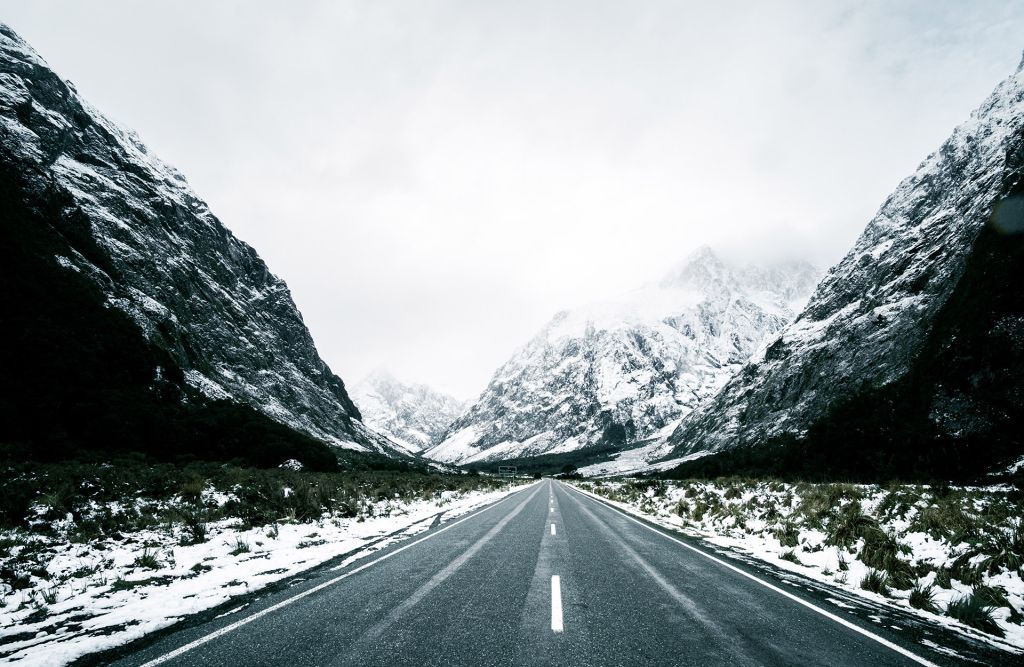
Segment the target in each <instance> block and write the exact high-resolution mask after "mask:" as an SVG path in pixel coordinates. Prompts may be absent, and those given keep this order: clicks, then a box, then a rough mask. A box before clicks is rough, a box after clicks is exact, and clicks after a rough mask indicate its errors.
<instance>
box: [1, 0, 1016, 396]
mask: <svg viewBox="0 0 1024 667" xmlns="http://www.w3.org/2000/svg"><path fill="white" fill-rule="evenodd" d="M0 10H2V14H0V18H2V20H3V21H5V22H7V23H9V24H10V25H11V26H12V27H13V28H14V29H15V30H16V31H18V32H19V33H20V34H21V35H22V36H23V37H24V38H25V39H27V40H28V41H29V42H30V43H31V44H32V45H33V46H34V47H35V48H36V49H37V50H38V51H39V52H40V53H41V54H42V56H43V57H44V58H45V59H46V60H47V61H48V62H49V63H50V65H51V66H52V67H54V69H56V70H57V71H58V72H59V73H60V74H61V75H62V76H64V77H65V78H68V79H70V80H72V81H74V82H75V84H76V86H77V88H78V90H79V92H80V93H81V94H82V95H83V96H85V97H86V98H87V99H88V100H90V101H91V102H92V103H93V104H94V105H95V106H96V107H98V108H99V109H100V110H102V111H103V112H104V113H106V114H107V115H108V116H110V117H111V118H113V119H114V120H115V121H118V122H120V123H121V124H123V125H126V126H128V127H131V128H133V129H135V130H136V131H138V133H139V134H140V135H141V137H142V139H143V140H144V141H145V142H146V143H147V144H148V145H149V146H150V147H151V148H152V149H153V150H154V152H156V153H157V154H158V155H160V156H161V157H163V158H164V160H165V161H167V162H170V163H171V164H173V165H175V166H176V167H178V168H179V169H180V170H181V171H182V172H184V173H185V175H186V176H187V177H188V179H189V181H190V182H191V184H192V185H193V187H194V188H195V190H196V191H197V192H198V194H199V195H200V196H201V197H202V198H204V199H206V200H207V201H208V202H209V204H210V206H211V208H212V209H213V211H214V212H215V213H216V214H217V215H218V216H219V217H220V219H221V220H222V221H223V222H224V224H226V225H227V226H228V227H229V228H230V229H231V230H232V231H233V232H235V233H236V234H237V235H238V236H239V237H240V238H242V239H244V240H245V241H247V242H249V243H250V244H251V245H253V246H254V247H255V248H256V249H257V250H258V251H259V253H260V254H261V255H262V256H263V257H264V259H266V261H267V263H268V264H269V265H270V267H271V269H272V270H273V271H274V272H275V273H277V274H278V275H280V276H281V277H283V278H284V279H285V280H286V281H287V282H288V284H289V286H290V287H291V290H292V293H293V295H294V297H295V300H296V302H297V303H298V305H299V307H300V309H301V310H302V312H303V315H304V317H305V319H306V322H307V324H308V325H309V327H310V329H311V330H312V332H313V336H314V338H315V339H316V342H317V345H318V347H319V349H320V352H321V354H322V356H323V357H324V358H325V359H326V360H327V362H328V363H329V364H330V365H331V366H332V368H333V369H334V370H335V372H337V373H338V374H339V375H341V377H342V378H343V379H344V380H345V381H346V382H348V383H349V384H351V383H353V382H355V381H357V380H358V379H360V378H361V377H362V376H363V375H365V374H366V373H368V372H369V371H371V370H372V369H374V368H375V367H377V366H385V367H388V368H390V369H391V370H392V371H393V372H394V373H395V374H396V375H398V376H399V377H402V378H406V379H410V380H414V381H420V382H426V383H428V384H432V385H435V386H437V387H438V388H440V389H443V390H446V391H449V392H451V393H454V394H456V395H457V396H459V397H461V398H471V397H472V396H474V395H475V394H476V393H477V392H479V391H480V390H481V389H482V388H483V386H484V385H485V384H486V382H487V380H488V379H489V377H490V375H491V373H492V372H493V371H494V369H495V368H496V367H497V366H498V365H499V364H500V363H501V362H503V361H504V360H505V359H506V358H507V357H508V356H509V354H510V353H511V352H512V351H513V350H514V349H515V348H516V347H518V346H519V345H521V344H523V343H525V342H526V340H527V339H528V338H529V337H530V336H531V335H533V334H534V333H535V332H536V330H537V329H539V328H540V327H541V326H543V324H544V323H545V322H546V321H547V319H548V318H550V317H551V315H552V314H553V313H554V312H556V311H557V310H559V309H561V308H564V307H569V306H572V305H573V304H576V303H580V302H585V301H588V300H591V299H593V298H597V297H600V296H602V295H606V294H609V293H616V292H621V291H624V290H626V289H628V288H631V287H634V286H636V285H638V284H640V283H643V282H645V281H647V280H649V279H651V278H653V277H655V276H657V275H659V274H660V273H661V272H662V271H664V270H666V269H667V268H668V267H670V266H672V265H673V264H674V263H676V262H678V261H679V260H680V259H681V258H683V257H684V256H685V255H686V254H687V253H688V252H690V251H691V250H692V249H693V248H695V247H696V246H698V245H702V244H710V245H712V246H715V247H718V248H722V249H725V250H728V251H731V252H732V253H734V254H740V255H744V256H747V257H752V258H774V257H779V256H797V257H804V258H806V259H809V260H811V261H813V262H815V263H817V264H819V265H821V266H822V267H827V266H828V265H830V264H832V263H834V262H835V261H836V260H838V259H839V258H840V257H841V256H842V255H843V253H844V252H845V251H846V250H847V249H848V247H849V246H850V245H851V243H852V242H853V241H854V239H855V238H856V236H857V234H858V233H859V232H860V230H861V229H862V228H863V226H864V225H865V223H866V222H867V221H868V220H869V219H870V217H871V216H872V214H873V213H874V212H875V210H876V209H877V208H878V206H879V205H880V204H881V202H882V200H883V199H884V198H885V196H886V195H887V194H888V193H889V192H890V191H891V190H892V189H893V187H894V186H895V185H896V184H897V183H898V182H899V180H900V179H901V178H902V177H904V176H906V175H908V174H909V173H911V172H912V171H913V169H914V168H915V166H916V165H917V164H918V163H919V162H920V161H921V160H922V159H923V158H924V157H925V155H927V154H928V153H929V152H931V151H932V150H934V149H935V148H937V147H938V145H939V144H940V143H941V142H942V140H943V139H944V138H945V137H946V136H947V135H948V134H949V132H950V130H951V129H952V128H953V127H954V126H955V125H956V124H957V123H959V122H961V121H962V120H964V119H965V118H966V117H967V115H968V114H969V112H970V111H971V110H972V109H973V108H974V107H975V106H976V105H977V104H978V103H979V102H980V101H981V100H982V99H983V98H984V96H985V95H987V94H988V93H989V91H990V90H991V89H992V88H993V87H994V85H995V84H996V83H997V82H998V81H999V80H1001V79H1002V78H1004V77H1005V76H1007V75H1008V74H1009V73H1010V72H1011V71H1012V70H1013V69H1014V67H1015V66H1016V65H1017V63H1018V61H1019V59H1020V54H1021V49H1022V48H1024V3H1021V2H1012V1H1010V2H996V1H994V0H993V1H982V0H972V1H970V2H967V1H963V2H960V1H950V2H939V1H938V0H923V1H921V2H909V1H908V2H899V1H896V0H886V1H880V2H838V1H832V0H830V1H829V2H820V1H808V2H754V1H751V2H737V3H729V2H719V1H716V2H706V3H694V2H684V1H682V0H674V1H671V2H653V1H646V2H633V1H626V0H622V1H620V2H600V1H598V0H579V1H566V0H561V1H560V0H544V1H539V2H531V1H527V0H508V1H505V2H498V1H493V0H492V1H485V0H474V1H466V2H441V1H431V0H406V1H403V2H388V1H384V0H369V1H367V2H340V1H336V2H254V1H252V0H238V1H235V2H210V1H209V0H203V1H199V2H182V1H176V2H154V1H147V2H120V1H112V0H104V1H103V2H81V1H70V0H69V1H66V2H48V1H46V0H34V1H33V2H25V1H24V0H19V1H17V2H14V1H8V0H0Z"/></svg>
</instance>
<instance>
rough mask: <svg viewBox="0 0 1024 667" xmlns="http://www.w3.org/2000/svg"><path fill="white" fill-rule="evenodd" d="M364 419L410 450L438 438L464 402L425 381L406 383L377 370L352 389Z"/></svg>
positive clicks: (426, 444) (430, 443) (427, 445)
mask: <svg viewBox="0 0 1024 667" xmlns="http://www.w3.org/2000/svg"><path fill="white" fill-rule="evenodd" d="M352 398H353V399H354V400H355V403H356V405H357V406H359V411H360V412H361V413H362V415H363V423H364V424H366V425H367V426H369V427H370V428H372V429H373V430H375V431H377V432H379V433H381V434H383V435H385V436H386V437H388V438H389V439H391V440H392V441H393V442H395V443H397V444H399V445H401V446H403V447H405V448H406V449H408V450H409V451H410V452H418V451H421V450H423V449H426V448H428V447H430V446H432V445H435V444H437V443H438V442H439V441H440V438H441V436H443V435H444V433H445V430H446V429H447V428H448V426H449V425H451V423H452V422H453V421H455V420H456V418H458V416H459V415H461V414H462V411H463V410H464V409H465V407H466V406H465V404H464V403H462V402H461V401H459V400H458V399H456V398H454V397H452V396H448V395H446V394H442V393H441V392H439V391H436V390H434V389H432V388H430V387H428V386H427V385H424V384H405V383H403V382H400V381H398V380H396V379H395V378H394V376H392V375H391V373H389V372H387V371H385V370H377V371H374V372H373V373H371V374H370V375H369V376H367V377H366V378H364V379H363V380H361V381H360V382H359V383H358V384H356V386H355V387H354V388H353V390H352Z"/></svg>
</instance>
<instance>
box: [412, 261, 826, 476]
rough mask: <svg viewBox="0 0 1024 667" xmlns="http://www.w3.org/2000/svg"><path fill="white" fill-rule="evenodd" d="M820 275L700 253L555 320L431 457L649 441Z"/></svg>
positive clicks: (706, 393) (504, 455)
mask: <svg viewBox="0 0 1024 667" xmlns="http://www.w3.org/2000/svg"><path fill="white" fill-rule="evenodd" d="M816 279H817V273H816V271H815V270H814V269H813V267H811V266H809V265H807V264H804V263H789V264H785V265H779V266H775V267H769V268H759V267H754V266H732V265H730V264H727V263H726V262H723V261H722V260H721V259H720V258H719V257H717V256H716V255H715V254H714V253H713V252H712V251H711V250H710V249H708V248H702V249H701V250H699V251H697V252H696V253H694V254H693V255H692V256H691V257H690V258H688V259H687V260H686V261H685V262H684V263H682V264H681V265H680V266H679V267H678V268H677V269H676V270H674V271H672V272H671V273H670V274H669V275H667V276H665V278H664V279H663V280H662V281H660V282H659V283H656V284H652V285H648V286H646V287H643V288H641V289H639V290H634V291H632V292H629V293H626V294H623V295H621V296H618V297H616V298H612V299H608V300H606V301H602V302H599V303H593V304H590V305H589V306H586V307H584V308H580V309H578V310H573V311H563V312H561V313H558V314H557V315H556V316H555V317H554V318H553V319H552V320H551V322H550V323H549V324H548V325H547V326H546V327H545V328H544V329H543V330H542V331H541V332H540V333H539V334H537V336H536V337H534V338H533V340H531V341H530V342H529V343H528V344H527V345H526V346H525V347H523V348H522V349H520V350H519V351H518V352H516V353H515V355H513V357H512V358H511V359H509V361H508V362H506V363H505V364H504V365H503V366H502V367H501V368H499V369H498V370H497V372H496V373H495V374H494V376H493V378H492V379H491V381H490V384H489V385H488V386H487V388H486V389H485V390H484V392H483V394H482V395H481V396H480V398H479V399H478V400H477V402H476V403H475V404H474V405H473V406H472V407H471V408H470V409H469V410H468V411H467V412H466V413H465V414H464V415H463V416H462V417H460V418H459V419H458V420H457V421H456V422H455V423H454V424H453V425H452V426H451V428H450V429H449V430H448V433H447V434H446V436H445V438H444V440H443V441H442V442H441V443H440V444H438V445H437V446H435V447H432V448H431V449H429V450H428V451H427V452H425V454H424V455H425V456H426V457H428V458H433V459H436V460H439V461H444V462H449V463H472V462H476V461H489V460H507V459H513V458H522V457H531V456H537V455H541V454H551V453H564V452H573V451H577V450H581V449H587V448H589V449H593V448H597V447H600V448H612V449H622V448H624V447H627V446H629V445H630V444H631V443H635V442H636V441H638V440H641V439H644V438H647V437H650V436H651V435H653V434H655V433H656V432H658V431H659V430H660V429H664V428H666V427H667V426H670V425H672V424H673V423H674V422H675V421H676V420H678V419H679V418H680V417H682V416H683V415H685V414H687V413H688V412H689V411H691V410H692V409H693V408H694V407H696V406H697V405H698V404H699V403H700V402H701V401H702V400H704V399H706V398H708V397H710V396H712V395H713V394H714V393H715V392H716V391H717V390H718V389H719V388H721V386H722V385H723V384H724V383H725V381H726V380H727V379H728V377H729V376H730V375H732V373H733V372H734V371H735V370H737V369H738V368H739V367H740V365H741V364H742V363H743V362H744V361H746V359H747V358H748V357H749V356H750V355H751V354H752V353H754V351H755V350H757V348H758V347H759V346H760V345H761V344H762V343H763V342H764V341H765V340H766V339H767V338H768V337H770V336H772V335H773V334H775V333H777V332H778V331H780V330H781V329H782V327H783V326H785V325H786V324H787V323H788V322H789V321H790V320H791V319H792V318H793V316H794V315H795V313H796V312H797V310H798V309H799V308H800V306H801V305H802V303H803V299H805V298H806V296H807V294H809V293H810V291H811V289H812V288H813V286H814V283H815V281H816ZM666 435H667V433H666Z"/></svg>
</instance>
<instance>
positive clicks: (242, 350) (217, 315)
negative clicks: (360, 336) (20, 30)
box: [0, 26, 392, 452]
mask: <svg viewBox="0 0 1024 667" xmlns="http://www.w3.org/2000/svg"><path fill="white" fill-rule="evenodd" d="M0 151H2V160H3V164H4V166H5V168H7V169H8V171H9V172H10V173H12V174H17V177H18V185H17V188H18V190H19V192H18V193H16V195H14V196H16V197H17V198H18V199H19V201H21V202H25V203H26V205H28V206H30V207H34V209H33V210H35V211H36V212H37V213H38V212H39V210H41V207H45V206H44V204H40V202H43V203H46V202H49V203H53V202H59V206H57V207H56V210H52V211H49V212H47V213H46V224H47V225H52V231H53V236H54V238H55V239H58V240H59V247H60V248H62V251H61V252H62V253H63V254H59V255H57V256H53V257H52V262H54V263H58V264H59V265H60V267H62V268H63V270H65V271H68V272H74V273H75V274H77V275H78V276H79V277H82V278H85V279H86V280H87V281H89V282H90V283H91V284H92V285H93V286H95V287H96V288H98V289H99V290H100V291H101V292H102V294H103V296H104V298H105V301H106V304H107V305H108V306H109V307H111V308H115V309H119V310H121V311H123V312H124V313H127V314H128V315H130V317H131V318H132V320H133V321H134V322H135V324H136V325H137V326H138V328H139V329H140V330H141V331H142V332H143V334H144V336H145V338H146V340H147V341H148V343H149V344H150V345H152V346H155V347H157V348H159V349H161V350H163V351H166V353H167V355H168V356H169V360H170V363H171V364H173V365H174V366H176V367H177V368H178V369H180V371H181V372H182V374H183V381H184V383H185V384H187V385H188V386H189V387H191V388H194V389H198V390H199V391H201V392H202V393H203V394H205V395H206V396H208V397H211V398H214V399H230V400H233V401H238V402H241V403H244V404H247V405H250V406H252V407H254V408H256V409H257V410H259V411H260V412H262V413H263V414H265V415H267V416H268V417H270V418H271V419H273V420H275V421H277V422H279V423H281V424H285V425H287V426H289V427H291V428H294V429H297V430H299V431H302V432H304V433H307V434H309V435H311V436H313V437H315V438H317V439H319V440H321V441H325V442H328V443H332V444H335V445H339V446H342V447H346V448H353V449H365V450H375V451H378V452H389V451H391V450H392V447H391V445H390V443H388V442H387V441H386V439H384V438H381V437H379V436H377V435H375V434H373V433H371V432H369V431H368V430H367V429H366V428H365V427H364V426H363V425H362V424H361V423H360V421H359V419H360V414H359V411H358V410H357V408H356V407H355V405H354V404H353V403H352V401H351V400H350V399H349V396H348V394H347V393H346V391H345V386H344V384H343V383H342V381H341V379H340V378H338V377H337V376H336V375H334V373H332V372H331V370H330V368H328V367H327V365H326V364H325V363H324V362H323V361H322V360H321V359H320V357H319V355H318V354H317V351H316V348H315V346H314V344H313V340H312V338H311V336H310V334H309V331H308V330H307V329H306V327H305V325H304V324H303V321H302V316H301V315H300V314H299V312H298V310H297V309H296V307H295V304H294V302H293V301H292V298H291V296H290V294H289V292H288V288H287V286H286V285H285V284H284V282H283V281H281V280H280V279H279V278H277V277H276V276H274V275H273V274H272V273H271V272H270V270H269V269H268V268H267V266H266V264H264V263H263V260H261V259H260V257H259V256H258V255H257V254H256V252H255V251H254V250H253V249H252V248H250V247H249V246H248V245H246V244H245V243H243V242H241V241H239V240H238V239H237V238H235V237H234V236H233V235H232V234H231V232H229V231H228V230H227V229H226V228H225V227H224V226H223V225H222V224H221V223H220V221H219V220H218V219H217V218H216V217H215V216H214V215H213V214H212V213H211V212H210V210H209V208H208V207H207V206H206V204H205V203H203V201H201V200H200V199H199V198H198V197H197V196H196V195H195V193H193V192H192V190H191V189H190V188H189V186H188V184H187V183H186V181H185V178H184V177H183V176H182V175H181V174H179V173H178V172H177V171H175V170H174V169H173V168H171V167H169V166H168V165H166V164H164V163H163V162H161V161H160V160H159V159H157V158H156V157H155V156H154V155H152V154H151V153H150V152H149V151H148V150H147V149H146V147H145V146H144V145H143V144H142V143H141V141H140V140H139V139H138V138H137V137H136V136H135V135H134V134H132V133H130V132H128V131H126V130H124V129H122V128H120V127H118V126H117V125H115V124H114V123H112V122H110V121H109V120H108V119H106V118H105V117H104V116H103V115H102V114H100V113H99V112H98V111H96V110H95V109H93V108H92V107H90V106H89V105H88V103H86V102H85V101H84V100H83V99H82V98H81V97H80V96H79V95H78V93H77V92H76V91H75V88H74V87H73V86H72V85H71V84H70V83H68V82H65V81H62V80H61V79H60V77H58V76H57V75H56V74H55V73H54V72H53V71H52V70H51V69H50V68H49V67H48V66H47V64H46V63H45V62H44V61H43V60H42V59H41V58H40V57H39V56H38V55H37V54H36V53H35V52H34V51H33V50H32V49H31V48H30V47H29V46H28V45H27V44H26V43H25V42H24V41H22V40H21V39H20V38H19V37H18V36H17V35H16V34H15V33H14V32H13V31H11V30H10V29H9V28H7V27H6V26H0ZM14 233H19V232H18V231H17V230H15V231H14ZM55 243H56V241H55ZM53 247H57V246H53ZM160 372H161V369H160V368H159V367H158V368H157V374H158V375H159V374H160ZM159 379H160V378H159V377H158V378H156V380H159Z"/></svg>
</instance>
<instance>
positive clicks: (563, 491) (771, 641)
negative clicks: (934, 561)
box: [108, 480, 1013, 667]
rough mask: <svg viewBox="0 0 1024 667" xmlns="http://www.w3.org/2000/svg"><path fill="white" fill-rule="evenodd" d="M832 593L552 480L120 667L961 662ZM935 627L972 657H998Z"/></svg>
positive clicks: (187, 632) (159, 644)
mask: <svg viewBox="0 0 1024 667" xmlns="http://www.w3.org/2000/svg"><path fill="white" fill-rule="evenodd" d="M552 526H554V528H552ZM834 596H835V592H834V591H833V592H832V593H831V594H829V593H828V591H825V592H822V591H820V590H818V589H816V588H815V587H813V586H804V585H800V582H797V583H794V581H793V579H792V575H789V576H788V577H787V576H781V575H780V576H776V573H773V572H772V571H771V570H770V569H758V568H756V567H752V566H750V565H749V564H747V563H744V562H743V561H741V560H733V559H730V558H728V557H724V556H722V555H721V554H716V553H714V552H713V551H711V550H709V549H708V548H707V546H706V545H701V543H699V542H695V541H692V540H688V539H685V538H682V537H681V536H679V535H676V534H674V533H671V532H668V531H664V530H661V529H655V528H653V527H652V526H651V525H649V524H646V523H645V522H642V521H637V520H636V519H634V518H631V517H629V516H628V515H626V514H623V513H622V512H620V511H619V510H617V509H615V508H612V507H610V506H608V505H606V504H604V503H603V502H600V501H598V500H595V499H594V498H591V497H589V496H587V495H584V494H583V493H581V492H579V491H577V490H575V489H573V488H572V487H570V486H568V485H565V484H561V483H558V482H554V481H549V480H544V481H542V482H539V483H537V484H534V485H532V486H530V487H527V488H526V489H524V490H523V491H519V492H517V493H515V494H512V495H510V496H509V497H507V498H506V499H504V500H502V501H500V502H498V503H495V504H494V505H491V506H489V507H487V508H485V509H483V510H480V511H478V512H477V513H475V514H472V515H470V516H469V517H466V518H463V519H461V520H458V521H453V522H451V523H449V524H441V525H440V526H438V527H436V528H434V529H432V530H431V531H429V532H427V533H423V534H421V535H420V536H417V538H416V539H414V540H410V541H408V542H405V543H400V544H398V545H396V546H394V547H392V548H390V549H388V550H385V551H381V552H378V553H377V554H374V555H373V556H370V557H368V558H367V559H364V560H363V561H357V562H355V563H352V564H351V565H349V566H347V567H346V568H344V569H341V570H337V571H331V570H325V571H323V572H320V573H319V574H317V575H316V576H312V577H311V578H310V579H309V580H307V581H305V582H303V583H302V584H301V585H297V586H294V587H291V588H288V589H287V590H282V591H277V592H276V593H272V594H268V595H265V596H263V597H261V598H259V599H257V600H255V601H253V602H252V603H251V604H249V605H248V606H246V607H245V608H244V609H242V610H240V611H239V612H238V613H233V614H228V615H225V616H222V617H219V618H213V619H209V620H207V621H204V622H201V623H195V624H192V625H190V626H188V627H184V628H182V629H179V630H176V631H174V632H171V633H167V634H165V635H164V636H162V637H160V638H159V639H157V640H156V641H153V640H149V641H148V642H143V644H145V645H136V646H133V647H131V651H132V652H131V653H129V654H127V655H121V656H120V657H118V658H117V659H116V660H115V661H114V664H119V665H141V664H167V665H231V666H236V665H361V666H362V665H388V666H392V667H393V666H396V665H417V666H420V665H829V666H830V667H839V666H841V665H915V664H960V663H961V662H962V660H961V659H959V658H958V657H956V656H951V655H950V654H949V650H948V649H946V650H945V651H944V650H943V649H942V648H939V649H938V650H936V648H935V647H934V646H929V645H928V644H935V645H936V646H940V647H941V646H942V642H943V637H942V635H941V634H939V635H935V634H931V633H932V632H933V631H932V630H931V629H927V630H922V629H921V626H920V625H915V621H913V620H912V619H911V620H906V619H904V620H905V621H906V624H904V625H901V621H900V620H899V619H898V618H895V617H893V615H892V614H891V613H890V614H887V615H886V616H885V617H884V619H883V617H882V616H880V615H877V614H872V613H871V611H872V610H871V609H870V608H869V607H864V606H863V603H861V605H862V608H861V612H859V613H858V612H856V611H851V610H853V609H854V606H853V605H847V604H835V602H836V601H837V598H836V597H834ZM559 603H560V604H559ZM865 609H866V611H865ZM907 618H909V615H908V617H907ZM880 621H881V622H880ZM935 632H940V633H941V632H947V634H948V635H949V637H948V638H949V639H950V641H952V642H953V648H954V650H955V651H956V652H957V653H958V654H959V656H961V657H964V656H967V657H973V658H974V659H975V660H980V661H982V662H984V663H988V664H994V663H997V662H1001V661H1002V660H1003V656H1002V654H1001V653H999V652H994V653H985V650H986V649H985V648H984V647H983V646H980V645H979V646H976V645H973V644H971V643H969V642H968V643H964V642H963V640H962V639H957V638H956V637H955V636H953V634H952V633H948V631H942V630H941V629H935ZM926 635H927V637H926ZM923 639H925V640H926V641H923V643H922V640H923ZM957 642H959V643H957ZM946 645H947V646H950V644H946ZM978 651H980V653H979V652H978ZM108 657H109V658H111V659H113V658H114V656H108ZM1005 657H1006V660H1008V662H1006V664H1013V663H1012V662H1009V660H1010V657H1009V656H1005Z"/></svg>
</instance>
